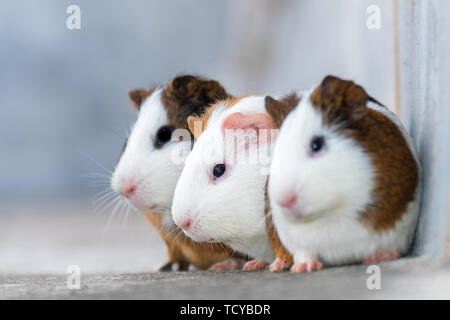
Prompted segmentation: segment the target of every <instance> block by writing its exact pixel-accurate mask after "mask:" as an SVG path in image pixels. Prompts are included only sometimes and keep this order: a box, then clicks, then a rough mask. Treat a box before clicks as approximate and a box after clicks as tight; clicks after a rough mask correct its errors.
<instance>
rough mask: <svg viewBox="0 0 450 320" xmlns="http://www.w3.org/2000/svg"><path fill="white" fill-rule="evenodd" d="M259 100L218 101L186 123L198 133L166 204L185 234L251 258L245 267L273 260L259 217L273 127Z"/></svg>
mask: <svg viewBox="0 0 450 320" xmlns="http://www.w3.org/2000/svg"><path fill="white" fill-rule="evenodd" d="M264 98H265V97H264V96H248V97H244V98H239V99H228V100H222V101H219V102H217V103H216V104H214V105H213V106H212V107H211V108H210V109H209V111H210V112H209V113H208V114H206V115H204V116H203V117H200V118H197V119H195V118H191V119H190V120H191V123H190V127H191V125H192V126H193V127H195V124H194V123H192V122H193V121H194V120H197V122H198V123H199V125H200V128H201V127H202V126H204V130H203V132H202V133H201V135H199V137H198V139H197V141H196V143H195V144H194V147H193V149H192V152H191V153H190V154H189V156H188V157H187V159H186V163H185V166H184V169H183V172H182V173H181V176H180V178H179V180H178V183H177V186H176V188H175V193H174V199H173V205H172V217H173V220H174V221H175V223H176V224H177V225H178V226H179V227H180V228H182V230H183V231H184V232H185V234H187V235H188V236H189V237H191V238H192V239H193V240H195V241H210V242H216V241H220V242H222V243H225V244H227V245H229V246H230V247H231V248H232V249H234V250H235V251H237V252H240V253H243V254H246V255H248V256H249V257H252V258H255V259H256V260H254V261H252V262H251V263H252V264H253V265H252V267H251V269H255V265H258V266H259V267H258V268H264V267H266V266H267V265H268V263H267V262H271V261H273V259H274V252H273V249H272V247H271V245H270V241H269V238H268V235H267V232H266V227H265V217H264V212H265V205H266V202H265V186H266V182H267V177H268V176H267V174H268V169H269V166H270V151H271V146H272V144H271V141H272V136H271V135H270V134H271V133H272V132H271V129H273V128H274V125H273V121H272V119H271V117H270V116H269V115H268V114H267V112H266V110H265V99H264ZM188 121H189V120H188ZM193 131H194V132H195V131H196V130H195V129H194V130H193ZM234 135H235V136H234ZM254 151H257V154H255V153H254ZM263 158H264V159H263ZM247 267H248V266H244V270H246V269H247Z"/></svg>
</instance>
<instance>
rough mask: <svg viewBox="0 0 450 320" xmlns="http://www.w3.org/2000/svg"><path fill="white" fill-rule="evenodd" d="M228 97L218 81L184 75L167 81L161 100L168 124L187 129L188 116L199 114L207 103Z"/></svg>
mask: <svg viewBox="0 0 450 320" xmlns="http://www.w3.org/2000/svg"><path fill="white" fill-rule="evenodd" d="M228 97H230V95H229V94H228V93H227V92H226V91H225V89H224V88H223V87H222V86H221V84H220V83H219V82H217V81H214V80H206V79H204V78H201V77H196V76H192V75H184V76H178V77H176V78H174V79H173V80H172V81H170V82H169V84H168V85H167V88H166V89H165V90H164V92H163V93H162V96H161V100H162V103H163V105H164V107H165V108H166V109H167V117H168V119H169V125H173V126H175V128H185V129H188V124H187V122H186V120H187V118H188V117H189V116H191V115H201V114H203V112H204V111H205V109H206V108H207V107H208V106H209V105H211V104H213V103H214V102H216V101H217V100H221V99H226V98H228Z"/></svg>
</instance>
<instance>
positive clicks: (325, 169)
mask: <svg viewBox="0 0 450 320" xmlns="http://www.w3.org/2000/svg"><path fill="white" fill-rule="evenodd" d="M268 111H269V113H271V115H272V117H273V118H274V121H275V122H280V123H281V122H282V125H281V129H280V133H279V135H278V139H277V144H276V145H275V147H274V154H273V157H272V162H271V169H270V174H271V175H270V179H269V188H268V191H269V198H270V201H271V206H272V218H273V223H274V225H275V227H276V229H277V231H278V235H279V237H280V240H281V242H282V244H283V245H284V247H285V248H286V249H287V250H288V251H289V252H290V253H291V254H292V255H293V258H294V264H293V265H292V267H291V271H293V272H305V271H314V270H320V269H322V267H323V265H325V266H334V265H341V264H351V263H361V262H364V263H371V264H372V263H378V262H381V261H387V260H392V259H396V258H398V257H399V256H401V255H404V254H406V253H407V252H408V250H409V248H410V245H411V242H412V239H413V235H414V231H415V227H416V222H417V216H418V211H419V204H420V203H419V202H420V191H421V182H420V181H421V168H420V164H419V162H418V158H417V155H416V152H415V149H414V146H413V144H412V140H411V138H410V136H409V135H408V133H407V131H406V130H405V129H404V127H403V126H402V124H401V123H400V121H399V120H398V119H397V118H396V116H395V115H394V114H393V113H392V112H390V111H389V110H388V109H387V108H386V107H385V106H383V105H381V104H380V103H378V102H377V101H376V100H374V99H373V98H371V97H370V96H369V95H368V94H367V93H366V92H365V90H364V89H363V88H362V87H360V86H358V85H356V84H355V83H353V82H351V81H345V80H342V79H339V78H336V77H332V76H328V77H326V78H325V79H324V80H323V81H322V83H321V84H320V85H319V86H318V87H317V88H315V89H313V90H310V91H309V92H307V93H306V94H304V95H303V97H302V100H301V101H300V102H299V103H298V105H297V106H296V107H295V108H293V110H292V111H291V112H290V113H289V114H288V115H287V117H286V118H285V119H284V118H283V119H276V117H277V116H278V115H277V114H276V113H273V112H270V110H268Z"/></svg>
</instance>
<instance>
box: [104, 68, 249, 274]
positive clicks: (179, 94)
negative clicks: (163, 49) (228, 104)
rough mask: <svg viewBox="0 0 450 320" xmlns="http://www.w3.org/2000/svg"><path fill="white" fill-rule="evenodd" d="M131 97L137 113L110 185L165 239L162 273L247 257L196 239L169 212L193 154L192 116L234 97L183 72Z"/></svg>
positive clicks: (223, 246) (218, 244)
mask: <svg viewBox="0 0 450 320" xmlns="http://www.w3.org/2000/svg"><path fill="white" fill-rule="evenodd" d="M129 96H130V99H131V100H132V102H133V104H134V106H135V108H136V109H137V111H138V117H137V120H136V122H135V123H134V125H133V128H132V130H131V134H130V135H129V137H128V139H127V142H126V143H125V146H124V148H123V151H122V154H121V156H120V159H119V162H118V163H117V165H116V168H115V169H114V173H113V175H112V177H111V187H112V189H113V190H114V191H115V192H117V194H120V195H121V196H122V198H123V199H124V200H125V201H127V202H129V203H131V204H133V206H134V207H135V208H136V209H138V211H140V212H142V213H144V214H145V216H146V217H147V219H148V220H149V222H150V223H151V224H152V225H153V227H154V228H155V229H156V230H157V231H158V233H159V234H160V235H161V237H162V239H163V240H164V242H165V243H166V245H167V253H168V260H167V263H166V264H165V265H164V266H162V267H161V268H160V271H171V270H172V269H173V265H178V266H179V267H178V270H180V271H183V270H187V269H188V268H189V265H193V266H195V267H197V268H199V269H206V268H209V267H210V266H211V265H214V264H216V263H219V262H221V261H223V260H226V259H228V258H230V257H233V258H236V261H235V262H237V261H240V260H242V259H241V258H243V257H240V256H236V255H235V254H234V253H233V251H232V250H231V249H230V248H229V247H226V246H225V245H223V244H221V243H217V244H210V243H206V244H204V243H195V242H193V241H192V240H191V239H190V238H188V237H186V236H184V234H183V233H182V231H181V230H180V229H179V228H178V227H177V226H176V225H175V224H174V222H173V220H172V216H171V213H170V212H171V207H172V198H173V192H174V190H175V186H176V183H177V181H178V178H179V176H180V174H181V172H182V169H183V166H184V161H183V160H184V159H183V156H182V154H181V153H182V152H185V153H186V154H187V153H189V152H190V150H191V146H192V139H191V133H190V132H189V131H188V124H187V121H186V120H187V118H188V117H189V116H191V115H200V114H202V113H204V112H205V111H206V110H207V109H208V107H209V105H210V104H212V103H214V102H216V101H218V100H220V99H225V98H229V97H230V95H229V94H228V93H227V92H226V91H225V89H224V88H223V86H222V85H221V84H220V83H219V82H217V81H215V80H210V79H205V78H203V77H199V76H194V75H180V76H176V77H175V78H173V79H171V80H170V81H169V83H168V84H167V85H165V86H161V87H158V86H157V87H153V88H151V89H149V90H146V89H136V90H131V91H130V92H129ZM179 138H183V139H182V141H180V139H179ZM178 155H180V157H178ZM231 265H232V264H231Z"/></svg>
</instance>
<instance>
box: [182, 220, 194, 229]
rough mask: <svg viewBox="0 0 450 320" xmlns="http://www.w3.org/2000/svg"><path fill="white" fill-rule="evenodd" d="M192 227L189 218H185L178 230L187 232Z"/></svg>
mask: <svg viewBox="0 0 450 320" xmlns="http://www.w3.org/2000/svg"><path fill="white" fill-rule="evenodd" d="M191 227H192V219H191V218H185V219H184V220H182V221H181V223H180V228H181V229H183V230H186V231H188V230H189V229H190V228H191Z"/></svg>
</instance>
